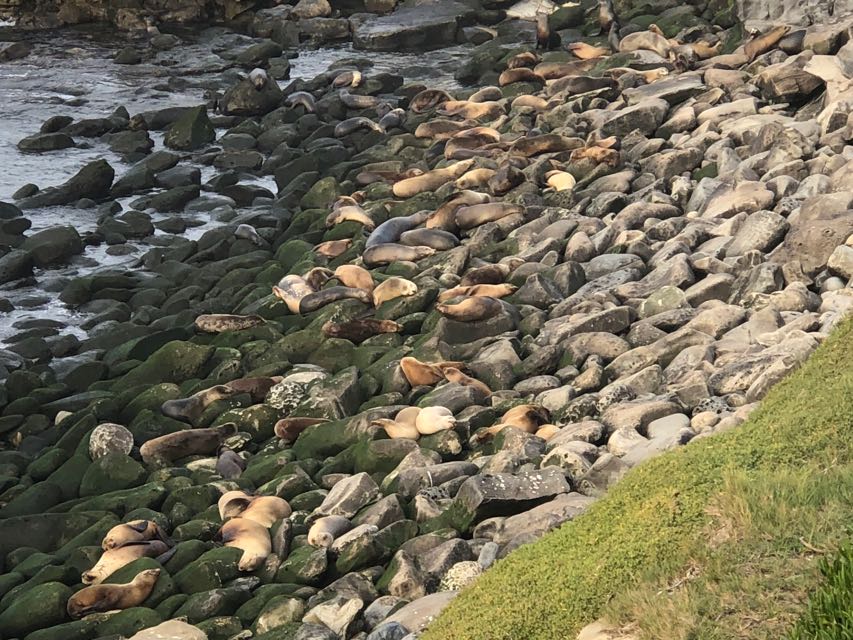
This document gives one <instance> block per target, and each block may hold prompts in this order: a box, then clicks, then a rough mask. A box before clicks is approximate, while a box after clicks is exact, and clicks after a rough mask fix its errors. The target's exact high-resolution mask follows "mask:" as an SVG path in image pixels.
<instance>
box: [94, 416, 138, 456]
mask: <svg viewBox="0 0 853 640" xmlns="http://www.w3.org/2000/svg"><path fill="white" fill-rule="evenodd" d="M131 449H133V434H132V433H131V432H130V431H128V430H127V428H125V427H123V426H121V425H120V424H114V423H112V422H105V423H104V424H100V425H98V426H97V427H95V428H94V430H93V431H92V435H91V436H90V437H89V457H90V458H91V459H92V460H97V459H98V458H101V457H103V456H105V455H107V454H108V453H121V454H123V455H129V454H130V450H131Z"/></svg>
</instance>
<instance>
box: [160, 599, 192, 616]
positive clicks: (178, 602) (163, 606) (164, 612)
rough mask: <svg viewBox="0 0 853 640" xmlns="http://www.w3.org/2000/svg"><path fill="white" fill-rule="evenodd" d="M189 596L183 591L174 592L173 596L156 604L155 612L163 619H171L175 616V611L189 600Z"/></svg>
mask: <svg viewBox="0 0 853 640" xmlns="http://www.w3.org/2000/svg"><path fill="white" fill-rule="evenodd" d="M189 598H190V597H189V596H188V595H187V594H185V593H176V594H175V595H173V596H169V597H168V598H166V599H165V600H163V602H161V603H160V604H159V605H158V606H157V609H156V611H157V613H158V614H160V615H161V616H162V617H163V619H164V620H171V619H172V618H174V617H175V612H176V611H177V610H178V609H180V608H181V607H182V606H183V605H184V603H185V602H186V601H187V600H189Z"/></svg>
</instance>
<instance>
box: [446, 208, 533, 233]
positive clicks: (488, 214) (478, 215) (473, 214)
mask: <svg viewBox="0 0 853 640" xmlns="http://www.w3.org/2000/svg"><path fill="white" fill-rule="evenodd" d="M515 213H524V207H522V206H521V205H518V204H511V203H508V202H487V203H485V204H472V205H468V206H464V207H460V208H459V209H458V210H457V211H456V224H457V226H458V227H459V228H460V229H473V228H474V227H479V226H480V225H481V224H486V223H487V222H494V221H495V220H500V219H501V218H505V217H506V216H509V215H513V214H515Z"/></svg>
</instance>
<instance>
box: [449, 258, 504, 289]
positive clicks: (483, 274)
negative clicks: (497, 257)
mask: <svg viewBox="0 0 853 640" xmlns="http://www.w3.org/2000/svg"><path fill="white" fill-rule="evenodd" d="M509 272H510V268H509V265H506V264H503V263H498V264H487V265H484V266H482V267H475V268H473V269H469V270H468V271H466V272H465V274H464V275H463V276H462V280H461V281H460V282H459V284H460V286H463V287H467V286H472V285H477V284H501V283H502V282H503V281H504V280H506V278H507V276H508V275H509Z"/></svg>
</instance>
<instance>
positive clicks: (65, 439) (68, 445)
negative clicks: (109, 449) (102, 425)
mask: <svg viewBox="0 0 853 640" xmlns="http://www.w3.org/2000/svg"><path fill="white" fill-rule="evenodd" d="M77 415H78V416H79V418H77V420H76V421H75V422H74V423H73V424H71V425H70V426H68V427H67V428H64V433H63V434H62V435H61V436H60V437H59V440H57V442H56V446H57V447H59V448H60V449H65V450H66V451H75V450H76V449H77V447H79V446H80V444H81V441H83V437H84V436H85V435H86V434H88V433H89V432H90V431H91V430H92V429H94V428H95V427H97V426H98V419H97V418H96V417H95V416H94V415H92V414H91V413H78V414H77ZM62 426H63V427H65V423H64V421H63V424H62ZM88 448H89V441H88V438H86V449H87V450H88Z"/></svg>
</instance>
